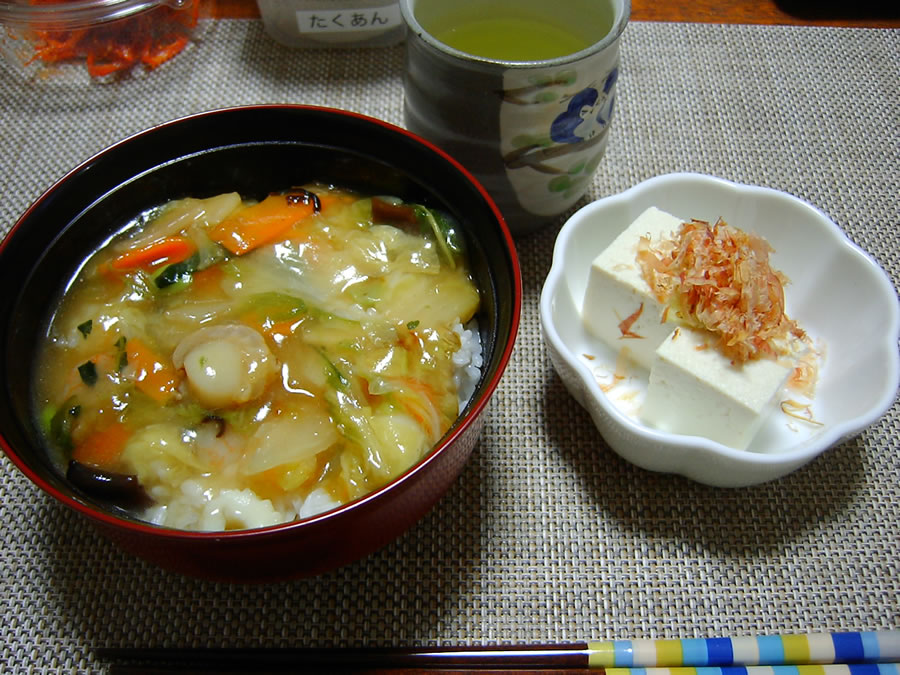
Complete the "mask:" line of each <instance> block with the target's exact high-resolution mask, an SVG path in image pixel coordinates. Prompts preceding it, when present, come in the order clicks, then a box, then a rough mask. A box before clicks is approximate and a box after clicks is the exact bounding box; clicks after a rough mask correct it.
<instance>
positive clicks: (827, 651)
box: [96, 631, 900, 675]
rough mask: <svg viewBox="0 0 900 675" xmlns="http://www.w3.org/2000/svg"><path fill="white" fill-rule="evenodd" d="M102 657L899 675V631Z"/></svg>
mask: <svg viewBox="0 0 900 675" xmlns="http://www.w3.org/2000/svg"><path fill="white" fill-rule="evenodd" d="M96 654H97V656H98V657H100V658H102V659H107V660H114V661H117V662H120V663H119V664H117V665H114V666H113V667H112V668H111V670H110V672H111V673H139V672H140V673H144V672H167V668H166V667H165V666H164V665H163V664H170V665H174V666H177V667H178V668H177V669H181V670H183V669H185V667H187V668H190V670H191V671H192V672H197V673H199V672H201V669H202V668H205V669H207V671H209V672H216V671H218V670H219V669H221V668H227V669H228V670H230V671H236V670H246V671H250V670H252V671H253V672H262V671H266V672H275V671H279V672H283V671H285V670H295V671H302V670H310V669H315V670H320V671H322V672H329V671H334V670H337V669H361V668H365V669H374V668H380V669H402V668H419V669H424V668H442V669H466V670H470V669H487V668H492V669H497V670H502V669H516V670H539V669H540V670H549V669H563V668H565V669H569V670H574V669H585V670H586V669H591V670H596V671H599V672H603V671H605V674H606V675H900V667H898V665H897V662H900V631H873V632H860V633H817V634H811V635H779V636H764V637H755V638H753V637H746V638H745V637H738V638H704V639H687V640H612V641H600V642H586V643H576V644H564V645H497V646H489V645H475V646H459V647H430V648H429V647H421V648H404V647H399V648H398V647H386V648H347V649H341V648H335V649H317V648H271V649H270V648H264V647H263V648H190V647H189V648H167V647H160V648H153V647H150V648H130V647H126V648H121V649H116V648H112V649H98V650H97V652H96ZM148 666H153V668H149V667H148ZM207 671H203V672H207Z"/></svg>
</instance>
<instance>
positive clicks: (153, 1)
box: [0, 0, 195, 28]
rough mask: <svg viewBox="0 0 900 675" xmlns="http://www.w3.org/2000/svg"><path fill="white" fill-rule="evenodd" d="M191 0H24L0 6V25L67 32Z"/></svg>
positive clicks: (176, 6)
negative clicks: (39, 0) (47, 0)
mask: <svg viewBox="0 0 900 675" xmlns="http://www.w3.org/2000/svg"><path fill="white" fill-rule="evenodd" d="M194 2H195V0H75V1H74V2H65V3H53V4H39V5H38V4H33V3H31V2H29V1H28V0H24V1H22V0H19V1H13V2H0V22H2V23H8V24H31V23H40V24H42V25H53V26H60V27H67V28H75V27H79V26H89V25H91V24H95V23H102V22H105V21H114V20H116V19H124V18H126V17H129V16H132V15H134V14H139V13H141V12H145V11H147V10H150V9H154V8H156V7H169V8H171V9H186V8H188V7H190V6H191V5H192V4H193V3H194Z"/></svg>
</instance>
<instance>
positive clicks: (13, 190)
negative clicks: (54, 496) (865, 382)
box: [0, 20, 900, 673]
mask: <svg viewBox="0 0 900 675" xmlns="http://www.w3.org/2000/svg"><path fill="white" fill-rule="evenodd" d="M402 69H403V50H402V47H393V48H386V49H382V50H360V51H340V52H338V51H316V52H299V51H291V50H288V49H286V48H283V47H280V46H278V45H277V44H275V43H274V42H272V41H271V40H270V39H268V37H267V36H266V35H265V33H264V32H263V29H262V25H261V24H260V23H259V22H256V21H235V20H232V21H223V22H219V23H216V24H213V25H211V26H210V27H209V28H208V30H207V31H206V33H205V35H204V37H203V40H202V41H201V42H199V43H198V44H196V45H194V46H193V48H192V49H191V50H190V51H189V52H187V53H185V54H182V55H180V56H179V57H178V58H177V59H175V60H174V61H173V62H171V63H169V64H167V65H166V66H165V67H163V68H161V69H160V70H158V71H157V72H154V73H152V74H151V75H150V76H149V77H146V78H143V79H136V80H132V81H128V82H123V83H119V84H116V85H114V86H85V85H77V84H67V83H55V84H54V83H53V82H42V83H28V82H23V81H22V80H21V79H20V78H19V77H18V76H17V75H15V74H14V73H12V72H5V71H4V72H0V100H2V101H3V105H2V109H0V129H2V131H0V167H2V170H0V196H2V198H0V228H2V232H5V231H7V230H8V229H9V227H10V226H11V225H12V223H13V222H14V221H15V219H16V218H17V217H18V216H19V215H20V214H21V213H22V212H23V211H24V209H25V208H26V207H27V205H28V204H29V203H30V202H31V201H32V200H34V199H35V198H36V197H37V196H38V195H39V194H40V193H41V192H42V191H43V190H44V189H45V188H47V187H48V186H49V185H50V183H51V182H52V181H53V180H55V179H57V178H59V177H60V176H62V175H63V174H64V173H65V172H66V171H67V170H68V169H70V168H72V167H74V166H75V165H76V164H77V163H78V162H80V161H81V160H83V159H85V158H87V157H88V156H89V155H91V154H92V153H94V152H96V151H98V150H100V149H102V148H103V147H105V146H106V145H108V144H109V143H111V142H114V141H116V140H118V139H120V138H122V137H124V136H126V135H128V134H130V133H133V132H136V131H139V130H141V129H143V128H145V127H148V126H151V125H153V124H155V123H159V122H161V121H165V120H168V119H172V118H175V117H178V116H181V115H183V114H186V113H191V112H196V111H200V110H206V109H211V108H218V107H224V106H229V105H237V104H249V103H263V102H294V103H310V104H321V105H328V106H335V107H340V108H345V109H349V110H354V111H359V112H362V113H366V114H369V115H373V116H376V117H380V118H382V119H385V120H387V121H389V122H393V123H396V124H401V123H402ZM898 73H900V32H898V31H888V30H862V29H860V30H857V29H833V28H791V27H759V26H717V25H687V24H653V23H635V24H632V25H631V26H629V27H628V29H627V31H626V34H625V38H624V42H623V54H622V77H621V79H620V85H619V86H620V94H619V95H620V99H619V104H618V106H617V118H616V120H615V123H614V127H613V133H612V134H611V142H610V146H609V150H608V154H607V157H606V158H605V160H604V162H603V164H602V165H601V169H600V171H599V173H598V175H597V177H596V179H595V181H594V184H593V186H592V189H591V193H590V195H589V197H590V198H596V197H599V196H603V195H607V194H611V193H615V192H618V191H621V190H623V189H625V188H627V187H629V186H631V185H633V184H635V183H637V182H639V181H641V180H643V179H645V178H648V177H651V176H654V175H657V174H662V173H668V172H672V171H700V172H704V173H711V174H715V175H718V176H721V177H723V178H727V179H730V180H735V181H738V182H744V183H752V184H758V185H765V186H769V187H774V188H779V189H783V190H786V191H788V192H790V193H793V194H795V195H797V196H799V197H801V198H803V199H805V200H807V201H809V202H811V203H813V204H815V205H816V206H818V207H819V208H820V209H822V210H823V211H825V212H826V213H827V214H829V215H830V216H831V217H832V218H833V219H834V220H835V221H836V222H837V223H838V224H839V225H840V226H841V227H843V228H844V229H845V230H846V232H847V233H848V234H849V235H850V237H851V238H852V239H853V240H854V241H856V242H857V243H858V244H860V245H861V246H862V247H863V248H864V249H866V250H867V251H868V252H869V253H871V254H872V255H873V256H874V257H875V259H876V260H877V261H878V262H879V263H880V264H881V265H882V266H883V267H884V268H885V269H886V270H887V272H888V273H889V275H890V276H891V278H892V279H893V281H894V283H895V286H898V285H900V246H898V243H900V242H898V235H897V228H898V226H900V197H898V194H900V168H898V167H900V132H898V126H900V77H898ZM557 230H558V228H557V227H549V228H547V229H545V230H543V231H540V232H538V233H537V234H534V235H531V236H528V237H525V238H523V239H521V240H520V241H519V242H518V246H519V253H520V256H521V263H522V271H523V277H524V288H525V304H524V308H523V315H522V328H521V332H520V335H519V339H518V343H517V346H516V349H515V351H514V355H513V359H512V362H511V364H510V366H509V369H508V370H507V374H506V376H505V377H504V380H503V382H502V384H501V386H500V389H499V391H498V393H497V396H496V398H495V399H494V401H493V403H492V405H491V407H490V409H489V413H488V417H487V421H486V424H485V428H484V432H483V436H482V439H481V441H480V443H479V445H478V446H477V447H476V449H475V451H474V453H473V456H472V458H471V460H470V462H469V463H468V465H467V467H466V469H465V470H464V472H463V474H462V475H461V476H460V478H459V480H458V481H457V482H456V484H455V486H454V487H453V488H452V489H451V491H450V492H449V493H448V494H447V495H446V497H445V498H444V499H443V500H442V501H441V502H440V503H439V504H438V506H437V507H436V508H435V509H434V510H433V511H432V512H431V513H430V514H429V515H428V516H426V517H425V518H424V519H423V520H422V521H420V522H419V523H418V524H417V525H416V526H415V527H414V528H413V529H411V530H410V531H409V532H408V533H407V534H405V535H404V536H403V537H401V538H400V539H399V540H397V541H396V542H395V543H393V544H391V545H389V546H387V547H386V548H385V549H383V550H381V551H379V552H378V553H376V554H374V555H372V556H370V557H368V558H366V559H365V560H362V561H360V562H358V563H355V564H352V565H350V566H348V567H345V568H343V569H340V570H337V571H335V572H332V573H330V574H326V575H324V576H321V577H318V578H313V579H306V580H301V581H296V582H290V583H281V584H273V585H266V586H231V585H225V584H214V583H209V582H203V581H197V580H193V579H188V578H183V577H180V576H177V575H174V574H170V573H167V572H163V571H160V570H158V569H156V568H154V567H151V566H150V565H148V564H145V563H143V562H141V561H139V560H137V559H134V558H132V557H130V556H128V555H126V554H124V553H122V552H120V551H119V550H118V549H117V548H115V547H114V546H113V545H112V544H110V543H108V542H107V541H106V540H105V539H103V538H101V537H100V536H99V535H98V534H96V533H95V531H94V530H93V529H92V528H91V527H90V526H89V525H87V524H86V523H84V522H82V520H81V519H80V518H79V517H76V515H75V514H73V513H71V512H69V511H68V510H66V509H64V508H63V507H61V506H59V505H57V504H55V503H53V502H51V500H50V499H49V498H48V497H46V496H45V495H44V494H43V493H42V492H40V491H39V490H38V489H37V488H35V487H33V486H32V485H31V484H30V483H29V482H28V481H27V480H26V479H25V478H24V477H23V476H22V475H21V474H20V473H19V472H18V471H17V470H16V469H15V468H14V467H13V466H12V464H11V463H10V462H9V461H8V460H7V459H5V458H3V459H2V460H0V522H2V524H3V525H2V528H0V671H2V672H25V671H27V672H38V673H53V672H64V673H70V672H77V671H82V672H84V671H95V670H102V664H101V663H99V662H98V661H97V660H96V659H95V658H94V656H93V655H92V652H91V649H92V648H93V647H97V646H129V645H136V646H156V645H159V646H165V645H173V646H174V645H179V646H192V645H214V646H218V645H221V646H252V645H309V646H333V645H341V646H343V645H403V644H437V643H483V642H519V641H521V642H545V641H546V642H556V641H559V642H562V641H572V640H577V639H582V638H597V639H604V638H637V637H670V638H675V637H682V638H685V637H704V636H714V635H746V634H764V633H779V632H801V631H820V630H823V631H824V630H871V629H883V628H893V627H896V626H897V624H898V619H900V606H898V597H900V569H898V567H900V562H898V561H900V535H898V531H900V488H898V485H900V480H898V479H900V453H898V440H897V439H898V437H900V407H898V405H896V403H895V405H894V406H893V408H892V409H891V410H890V411H889V412H888V414H887V415H885V416H884V417H883V418H882V419H881V420H880V421H878V422H877V423H876V424H874V425H873V426H872V427H871V428H869V429H868V430H866V431H865V432H864V433H862V434H861V435H860V436H858V437H857V438H855V439H853V440H851V441H848V442H846V443H844V444H843V445H841V446H839V447H836V448H834V449H832V450H830V451H829V452H828V453H826V454H825V455H824V456H822V457H821V458H819V459H818V460H816V461H814V462H812V463H811V464H810V465H808V466H806V467H804V468H802V469H800V470H798V471H796V472H795V473H793V474H791V475H790V476H787V477H786V478H783V479H781V480H778V481H775V482H772V483H768V484H765V485H761V486H757V487H753V488H746V489H730V490H728V489H714V488H709V487H705V486H702V485H698V484H695V483H692V482H690V481H688V480H686V479H683V478H679V477H675V476H667V475H657V474H652V473H649V472H646V471H643V470H641V469H638V468H636V467H634V466H631V465H630V464H628V463H626V462H625V461H623V460H622V459H620V458H619V457H618V456H617V455H615V454H614V453H613V452H612V451H611V450H610V449H609V448H608V447H607V446H606V444H605V443H604V442H603V440H602V439H601V438H600V436H599V435H598V433H597V432H596V430H595V428H594V427H593V426H592V424H591V421H590V419H589V417H588V415H587V413H585V412H584V411H583V410H581V409H580V408H579V407H578V406H577V405H575V404H574V402H573V400H572V399H571V398H570V397H569V396H568V394H567V393H566V391H565V390H564V388H563V386H562V384H561V382H560V380H559V379H558V378H557V377H556V375H555V373H554V371H553V369H552V367H551V365H550V363H549V361H548V359H547V355H546V352H545V349H544V345H543V344H542V341H541V338H540V333H539V329H538V310H537V305H538V296H539V293H540V289H541V285H542V283H543V279H544V277H545V275H546V274H547V271H548V269H549V266H550V258H551V253H552V247H553V243H554V238H555V235H556V231H557ZM0 292H4V291H3V290H0ZM310 555H315V553H314V552H310Z"/></svg>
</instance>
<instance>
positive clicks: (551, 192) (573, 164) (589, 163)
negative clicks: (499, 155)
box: [500, 64, 619, 214]
mask: <svg viewBox="0 0 900 675" xmlns="http://www.w3.org/2000/svg"><path fill="white" fill-rule="evenodd" d="M618 73H619V69H618V65H617V64H613V65H612V67H611V68H609V70H606V71H605V72H604V73H603V75H602V76H601V77H599V78H596V79H591V80H589V81H585V80H586V78H585V76H584V75H579V71H578V70H574V69H571V68H570V69H567V70H562V71H558V72H550V73H547V72H544V73H541V74H539V75H535V74H534V73H531V74H530V75H528V79H529V81H527V82H521V80H522V73H521V72H520V71H515V70H513V71H510V73H508V74H507V76H506V77H505V78H504V80H505V83H508V84H507V86H505V87H504V90H503V92H502V103H501V106H500V125H501V129H502V133H501V136H502V137H503V139H504V143H503V145H504V146H505V147H503V163H504V166H505V168H506V173H507V177H508V179H509V181H510V183H511V184H512V185H513V188H514V189H515V190H516V194H517V197H518V199H519V201H520V203H521V204H522V205H523V206H524V207H525V208H526V209H528V210H529V211H531V212H533V213H536V214H543V213H546V214H551V213H558V212H560V211H562V210H564V209H565V208H568V206H571V205H572V204H574V203H575V202H576V201H577V200H578V199H579V198H580V197H581V196H582V195H583V194H584V192H585V191H586V189H587V187H588V183H589V182H590V180H591V178H592V176H593V174H594V171H595V170H596V169H597V166H598V165H599V164H600V161H601V159H602V157H603V153H604V151H605V149H606V142H607V134H608V132H609V126H610V122H611V120H612V115H613V111H614V106H615V85H616V81H617V79H618Z"/></svg>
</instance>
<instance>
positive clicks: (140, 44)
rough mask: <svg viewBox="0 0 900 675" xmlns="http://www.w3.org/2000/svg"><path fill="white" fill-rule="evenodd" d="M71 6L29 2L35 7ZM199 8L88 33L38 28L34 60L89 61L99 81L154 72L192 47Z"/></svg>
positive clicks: (62, 0) (150, 13)
mask: <svg viewBox="0 0 900 675" xmlns="http://www.w3.org/2000/svg"><path fill="white" fill-rule="evenodd" d="M66 2H68V0H29V4H32V5H61V4H66ZM199 8H200V2H199V0H194V1H193V2H192V4H191V5H190V7H188V8H182V9H174V8H171V7H166V6H159V7H154V8H150V9H147V10H144V11H141V12H138V13H136V14H133V15H131V16H127V17H124V18H121V19H114V20H110V21H105V22H103V21H101V22H98V23H96V24H94V25H91V26H86V27H80V26H79V27H72V28H61V27H59V26H57V25H50V24H49V23H48V25H45V26H41V25H38V26H35V27H34V28H33V29H32V30H31V33H30V37H31V39H32V41H33V43H34V59H35V60H39V61H42V62H43V63H47V64H57V63H63V62H71V61H79V60H83V61H84V62H85V64H86V66H87V70H88V73H89V74H90V75H91V77H95V78H105V77H112V76H116V75H121V74H124V73H126V72H127V71H128V70H130V69H131V68H132V67H134V66H136V65H138V64H143V65H144V67H146V68H147V69H148V70H152V69H154V68H157V67H158V66H160V65H162V64H163V63H165V62H166V61H168V60H170V59H171V58H173V57H174V56H175V55H177V54H178V53H179V52H181V51H182V50H183V49H184V48H185V46H187V44H188V42H189V41H190V35H191V32H192V31H193V29H194V27H195V26H196V25H197V19H198V16H199Z"/></svg>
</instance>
